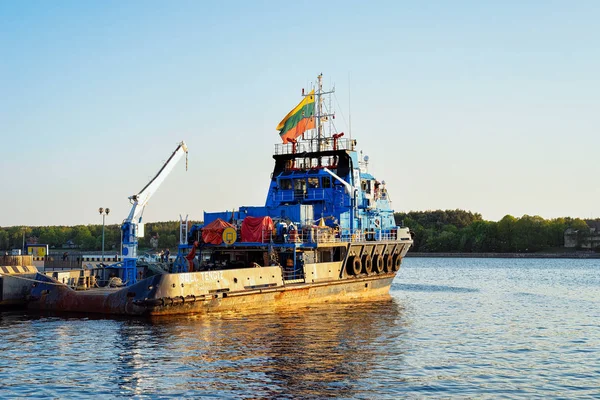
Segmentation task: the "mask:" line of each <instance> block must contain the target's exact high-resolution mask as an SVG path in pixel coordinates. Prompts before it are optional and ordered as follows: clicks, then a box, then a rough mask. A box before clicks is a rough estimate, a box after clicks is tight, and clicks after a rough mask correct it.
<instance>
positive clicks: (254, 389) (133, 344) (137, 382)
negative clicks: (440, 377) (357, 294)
mask: <svg viewBox="0 0 600 400" xmlns="http://www.w3.org/2000/svg"><path fill="white" fill-rule="evenodd" d="M403 323H404V321H403V319H402V309H401V307H400V306H399V304H398V303H397V302H396V301H394V300H393V299H392V298H391V297H387V298H384V299H379V300H373V301H371V302H365V303H363V304H350V303H348V304H319V305H310V306H307V307H303V308H300V309H298V308H296V309H291V308H290V309H281V308H279V309H276V310H275V309H272V310H269V311H267V312H264V313H262V314H251V313H242V314H239V313H237V314H234V313H227V314H219V315H211V316H209V317H176V318H160V319H156V320H150V321H148V320H145V321H142V320H136V321H127V322H124V323H123V324H122V325H121V326H120V327H119V329H118V330H117V341H116V349H115V350H116V351H117V354H116V356H117V357H118V360H119V362H118V363H117V371H116V373H117V374H116V375H117V376H116V377H115V378H117V382H118V387H119V392H121V393H135V394H148V393H152V392H153V391H156V392H157V393H162V394H167V393H168V394H172V395H177V396H190V397H198V396H202V395H222V396H224V397H232V396H233V397H238V396H240V397H246V396H248V397H254V398H255V397H267V398H272V397H294V398H297V397H301V398H306V397H323V396H328V395H329V396H341V397H354V396H356V395H357V394H358V392H360V387H364V386H371V387H372V385H371V384H369V385H361V384H360V381H363V380H365V379H374V378H375V377H376V376H377V373H376V371H377V370H378V369H382V368H385V365H386V363H387V362H386V361H387V360H389V357H391V356H393V357H394V359H395V364H401V363H402V361H401V358H402V354H399V353H394V352H393V350H392V351H390V349H392V348H394V347H395V346H397V344H398V343H397V341H398V340H401V338H399V337H398V336H399V335H398V332H401V331H402V330H401V329H399V327H398V325H402V324H403ZM388 378H389V377H388ZM381 383H383V382H381Z"/></svg>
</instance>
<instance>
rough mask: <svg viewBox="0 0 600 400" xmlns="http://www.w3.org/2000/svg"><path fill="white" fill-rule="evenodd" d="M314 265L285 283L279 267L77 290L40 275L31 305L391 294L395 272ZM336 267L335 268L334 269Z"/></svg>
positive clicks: (115, 310)
mask: <svg viewBox="0 0 600 400" xmlns="http://www.w3.org/2000/svg"><path fill="white" fill-rule="evenodd" d="M324 268H325V269H327V272H325V271H322V272H320V271H319V269H318V268H315V269H313V272H315V274H313V275H315V277H314V279H313V280H312V282H310V283H293V284H286V283H285V282H284V281H283V277H282V269H281V268H280V267H263V268H243V269H236V270H223V271H205V272H189V273H180V274H164V275H156V276H153V277H150V278H147V279H144V280H142V281H140V282H138V283H136V284H135V285H132V286H130V287H124V288H95V289H90V290H86V291H75V290H72V289H71V288H69V287H67V286H65V285H63V284H61V283H59V282H57V281H54V280H53V279H52V278H49V277H46V276H44V275H41V274H39V275H38V280H39V281H44V282H38V283H35V284H34V287H33V288H32V290H31V294H30V298H29V303H28V307H29V308H30V309H34V310H50V311H61V312H62V311H65V312H83V313H100V314H115V315H174V314H193V313H207V312H214V311H218V312H220V311H236V310H243V309H249V308H262V307H265V306H267V305H268V306H280V305H281V306H287V305H294V304H301V303H307V302H315V301H319V302H321V301H332V300H341V299H356V298H367V297H377V296H382V295H387V294H388V292H389V288H390V285H391V283H392V280H393V279H394V276H395V273H383V274H378V275H377V274H372V275H364V276H358V277H352V278H344V279H339V278H329V279H325V277H324V276H322V274H326V275H332V274H333V271H335V269H332V266H331V265H326V266H324ZM329 271H331V272H329Z"/></svg>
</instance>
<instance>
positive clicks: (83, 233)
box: [0, 221, 194, 251]
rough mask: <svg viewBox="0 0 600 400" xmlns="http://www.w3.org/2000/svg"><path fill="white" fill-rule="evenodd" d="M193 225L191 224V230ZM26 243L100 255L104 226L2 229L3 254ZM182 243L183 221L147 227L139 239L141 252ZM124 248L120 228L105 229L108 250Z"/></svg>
mask: <svg viewBox="0 0 600 400" xmlns="http://www.w3.org/2000/svg"><path fill="white" fill-rule="evenodd" d="M193 223H194V222H190V226H191V224H193ZM153 238H154V239H153ZM24 242H25V243H33V242H35V243H38V244H47V245H48V246H49V247H50V249H51V250H52V249H69V248H70V249H73V250H74V251H77V250H81V251H98V250H102V225H76V226H11V227H0V250H3V251H5V250H11V249H23V243H24ZM178 243H179V221H167V222H152V223H147V224H145V228H144V238H143V239H142V238H140V239H139V247H140V248H141V249H144V248H151V247H153V244H156V245H157V248H158V249H164V248H177V245H178ZM120 248H121V227H120V225H116V224H113V225H105V226H104V249H105V250H106V251H119V250H120Z"/></svg>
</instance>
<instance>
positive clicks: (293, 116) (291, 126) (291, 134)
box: [277, 90, 315, 143]
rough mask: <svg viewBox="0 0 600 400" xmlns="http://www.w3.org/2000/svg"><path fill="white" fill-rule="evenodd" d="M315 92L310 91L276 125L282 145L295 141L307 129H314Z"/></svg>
mask: <svg viewBox="0 0 600 400" xmlns="http://www.w3.org/2000/svg"><path fill="white" fill-rule="evenodd" d="M314 114H315V91H314V90H312V91H311V92H310V93H309V94H308V95H306V97H304V100H302V101H301V102H300V104H298V105H297V106H296V108H294V109H293V110H292V111H290V112H289V113H288V115H286V116H285V118H283V119H282V120H281V122H280V123H279V125H277V130H278V131H279V136H281V140H283V143H288V140H289V139H296V138H297V137H298V136H300V135H302V134H303V133H304V132H306V131H307V130H309V129H315V117H314Z"/></svg>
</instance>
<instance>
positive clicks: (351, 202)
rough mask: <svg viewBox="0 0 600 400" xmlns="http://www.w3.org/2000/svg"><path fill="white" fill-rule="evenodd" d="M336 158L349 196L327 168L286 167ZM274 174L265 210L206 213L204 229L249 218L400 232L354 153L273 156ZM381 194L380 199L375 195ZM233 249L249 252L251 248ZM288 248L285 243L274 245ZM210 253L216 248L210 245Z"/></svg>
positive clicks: (195, 231) (382, 191) (383, 196)
mask: <svg viewBox="0 0 600 400" xmlns="http://www.w3.org/2000/svg"><path fill="white" fill-rule="evenodd" d="M302 157H304V158H322V157H336V158H337V159H338V160H339V161H338V168H336V169H335V171H334V172H335V173H336V174H337V175H338V176H339V177H340V178H342V179H343V180H344V181H345V182H348V183H349V184H350V185H352V187H354V188H355V189H356V190H355V191H354V192H353V193H348V190H347V188H346V187H345V186H344V184H342V183H341V182H339V181H337V180H336V179H333V178H332V177H331V176H330V174H328V173H327V172H326V171H324V170H323V168H318V167H317V168H304V169H301V168H296V169H293V168H287V167H286V166H285V163H286V162H288V161H290V160H295V159H300V158H302ZM273 158H274V159H275V168H274V170H273V174H272V179H271V183H270V185H269V190H268V193H267V198H266V200H265V205H264V206H242V207H240V208H239V209H237V210H232V211H223V212H205V213H204V223H205V224H208V223H210V222H212V221H214V220H215V219H217V218H221V219H223V220H225V221H228V222H230V223H233V222H235V221H238V222H239V221H242V220H243V219H244V218H245V217H246V216H252V217H259V216H269V217H271V218H272V219H273V220H274V221H275V222H277V221H284V222H287V223H293V224H295V225H297V226H306V225H311V224H316V223H317V221H318V220H319V219H320V218H325V224H326V225H328V226H330V227H336V226H337V227H339V228H340V229H342V230H349V231H355V230H363V231H364V230H372V231H374V232H377V235H378V236H381V235H383V234H389V233H390V232H391V230H392V229H394V228H396V223H395V220H394V216H393V210H392V208H391V204H390V201H389V197H388V195H387V191H386V189H385V188H384V185H383V184H381V183H380V182H378V181H377V180H376V179H375V177H374V176H373V175H372V174H370V173H367V172H364V171H362V172H361V169H360V165H359V154H358V153H357V151H355V150H353V149H352V150H335V151H326V152H314V153H308V154H307V153H304V154H284V155H281V154H280V155H277V154H276V155H274V156H273ZM376 191H378V193H375V192H376ZM201 228H202V225H194V226H192V228H191V229H190V232H189V238H190V240H193V239H192V238H196V237H197V235H198V232H199V230H200V229H201ZM235 245H244V246H248V245H249V244H248V243H243V244H242V243H239V242H238V243H236V244H235ZM276 245H277V246H281V247H285V246H286V244H285V243H280V244H276ZM206 246H207V247H212V245H206Z"/></svg>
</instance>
